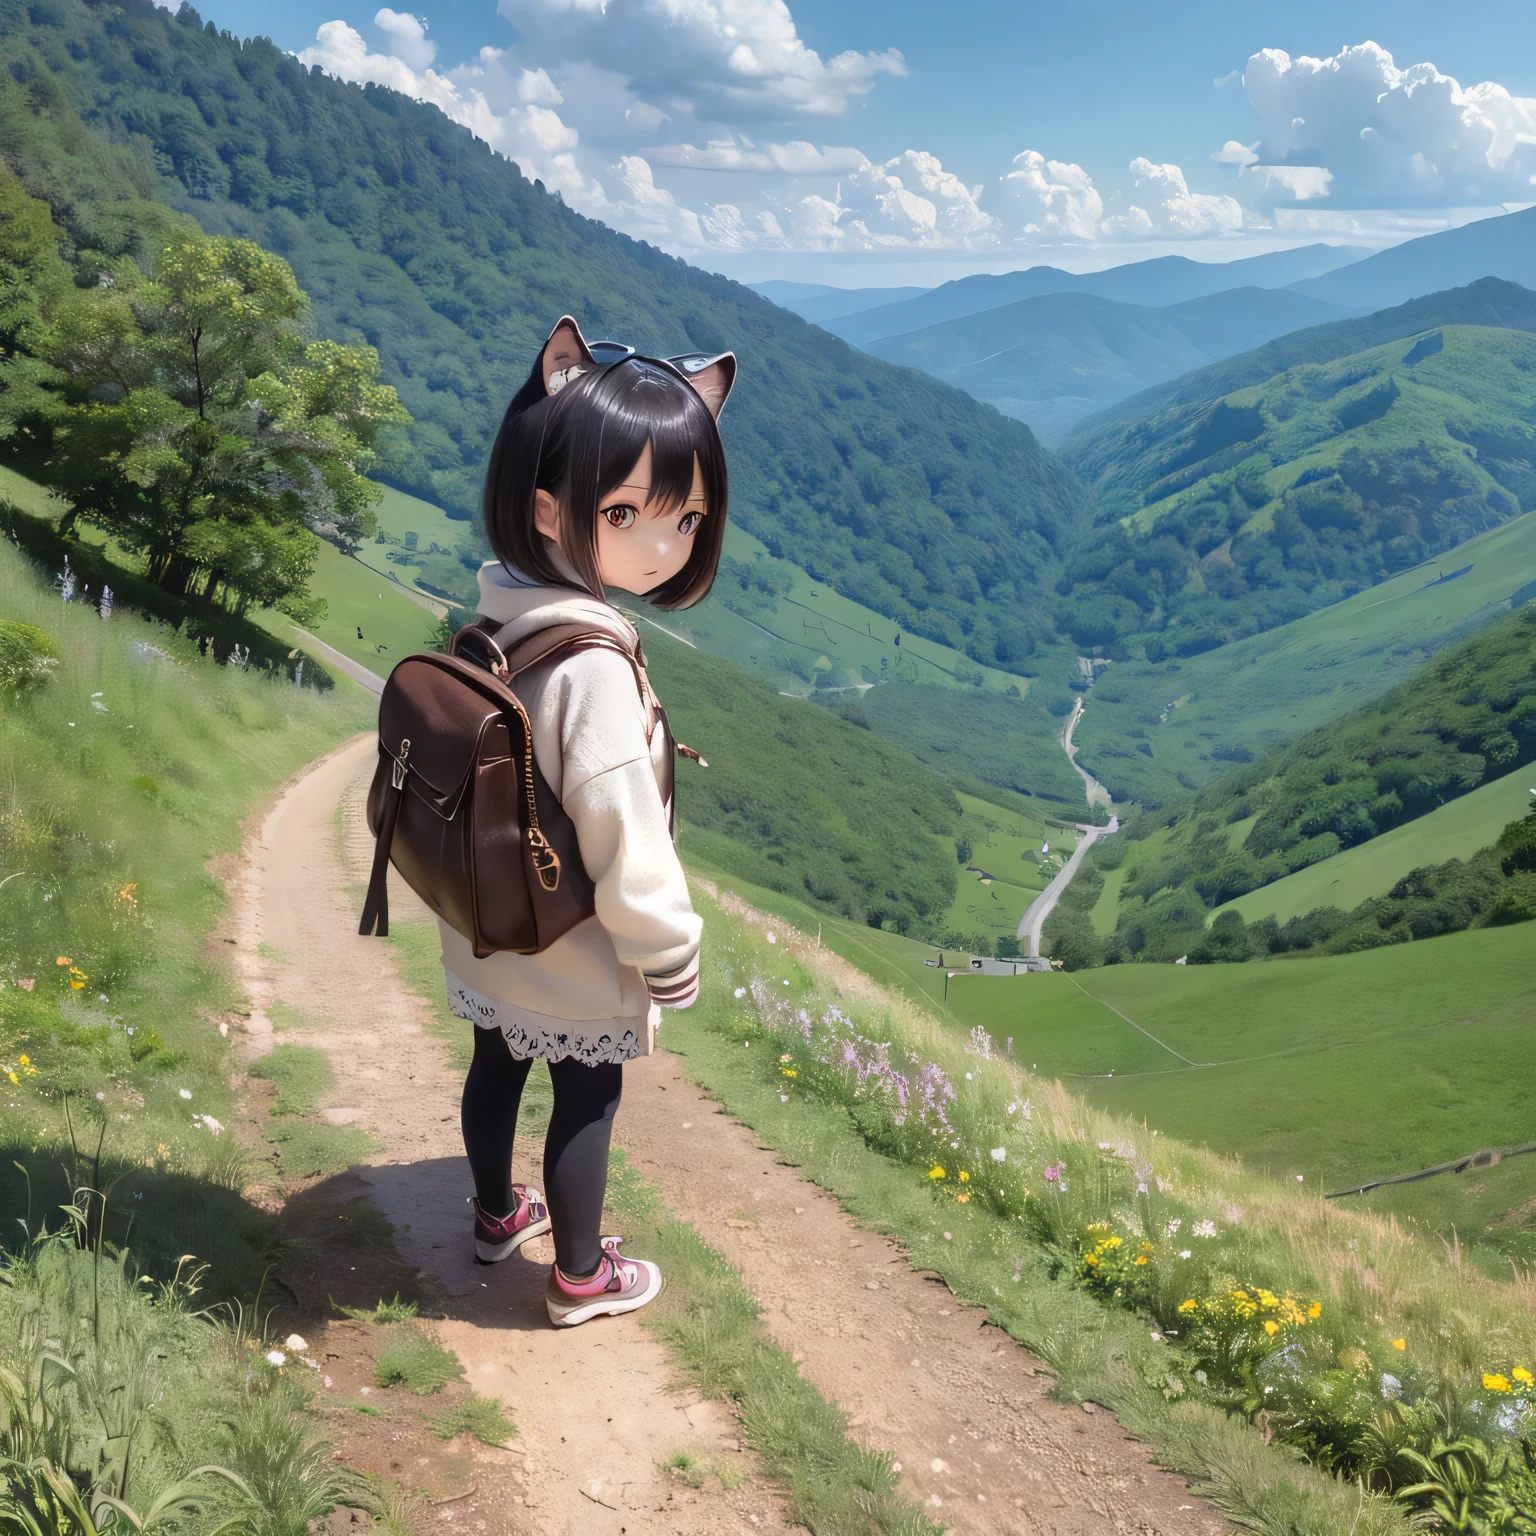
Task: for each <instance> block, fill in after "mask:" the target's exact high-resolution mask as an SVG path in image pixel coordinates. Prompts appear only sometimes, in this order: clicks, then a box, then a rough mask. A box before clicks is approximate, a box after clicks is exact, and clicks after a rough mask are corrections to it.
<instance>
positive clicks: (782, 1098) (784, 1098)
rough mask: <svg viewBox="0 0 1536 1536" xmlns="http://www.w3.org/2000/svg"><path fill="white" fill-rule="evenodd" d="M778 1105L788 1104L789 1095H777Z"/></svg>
mask: <svg viewBox="0 0 1536 1536" xmlns="http://www.w3.org/2000/svg"><path fill="white" fill-rule="evenodd" d="M779 1103H780V1104H788V1103H789V1095H788V1094H787V1093H781V1094H780V1095H779Z"/></svg>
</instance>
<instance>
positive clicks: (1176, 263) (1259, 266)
mask: <svg viewBox="0 0 1536 1536" xmlns="http://www.w3.org/2000/svg"><path fill="white" fill-rule="evenodd" d="M1365 254H1366V251H1365V250H1364V248H1363V247H1359V246H1347V245H1305V246H1302V247H1301V248H1300V249H1298V250H1294V251H1271V252H1269V253H1268V254H1267V255H1264V256H1246V257H1244V258H1242V259H1241V260H1240V261H1223V262H1217V261H1191V260H1190V259H1189V258H1188V257H1187V256H1158V257H1155V258H1154V259H1153V260H1151V261H1133V262H1128V263H1126V264H1125V265H1124V266H1119V267H1110V268H1108V269H1107V270H1106V271H1103V272H1063V271H1062V270H1061V269H1060V268H1059V267H1030V268H1028V269H1027V270H1026V271H1023V272H1004V273H1002V274H1000V275H997V276H992V275H989V274H985V273H984V274H980V275H978V276H975V277H962V278H960V279H958V280H957V281H955V282H952V283H944V284H942V285H941V286H940V287H938V288H934V289H931V290H929V291H928V292H927V293H924V294H921V295H919V296H918V297H917V298H912V299H906V300H902V301H900V302H895V303H886V304H881V305H879V306H877V307H874V308H871V309H866V310H864V311H862V312H861V313H859V314H849V315H847V316H846V317H844V318H842V319H835V318H832V317H828V318H826V319H820V320H817V321H816V324H818V325H821V326H823V327H824V328H825V329H827V330H829V331H831V332H833V334H834V335H837V336H841V337H842V338H843V340H844V341H851V342H852V343H853V344H854V345H855V346H856V347H864V346H867V344H868V343H870V342H872V341H877V340H879V339H880V338H881V337H883V336H905V335H907V334H909V333H910V332H912V331H920V330H925V329H927V327H929V326H931V325H938V324H941V323H942V322H943V321H945V320H959V319H962V318H963V317H964V316H966V315H978V314H980V313H982V311H983V310H989V309H997V308H999V307H1000V306H1001V305H1004V304H1014V303H1017V302H1018V301H1019V300H1020V299H1032V298H1038V297H1039V296H1040V295H1042V294H1047V293H1086V294H1092V295H1094V296H1095V297H1097V298H1101V299H1114V300H1115V301H1116V302H1117V303H1120V304H1140V305H1145V306H1148V307H1152V308H1160V307H1162V306H1165V305H1168V304H1182V303H1185V302H1186V301H1187V300H1189V299H1198V298H1203V297H1204V296H1205V295H1207V294H1211V293H1220V292H1221V291H1222V290H1223V289H1227V288H1283V287H1285V286H1286V285H1288V284H1290V283H1295V282H1298V281H1300V280H1302V279H1305V278H1313V277H1316V276H1317V275H1318V274H1319V273H1323V272H1329V271H1331V270H1333V269H1334V268H1335V267H1342V266H1344V265H1345V264H1346V263H1349V262H1353V261H1358V260H1359V259H1360V258H1361V257H1363V256H1364V255H1365ZM768 297H770V298H773V295H772V294H770V295H768ZM1318 297H1321V298H1323V299H1325V300H1327V295H1326V294H1322V295H1318ZM774 302H775V303H780V302H782V300H779V299H774ZM1337 302H1340V303H1343V302H1345V301H1343V300H1339V301H1337ZM808 318H809V317H808Z"/></svg>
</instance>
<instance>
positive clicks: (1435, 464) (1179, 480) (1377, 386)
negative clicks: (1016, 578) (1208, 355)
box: [1062, 326, 1536, 661]
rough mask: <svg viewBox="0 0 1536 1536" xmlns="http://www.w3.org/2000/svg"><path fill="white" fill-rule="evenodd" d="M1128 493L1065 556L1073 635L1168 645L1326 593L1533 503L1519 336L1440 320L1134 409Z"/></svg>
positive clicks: (1161, 651) (1529, 380)
mask: <svg viewBox="0 0 1536 1536" xmlns="http://www.w3.org/2000/svg"><path fill="white" fill-rule="evenodd" d="M1131 458H1132V459H1133V460H1134V461H1135V463H1136V465H1139V466H1140V468H1133V469H1132V470H1130V471H1128V473H1130V474H1131V475H1132V478H1135V477H1136V476H1138V475H1139V476H1140V477H1141V478H1142V479H1144V480H1146V481H1147V482H1148V483H1147V484H1146V488H1145V490H1144V491H1143V492H1142V499H1143V502H1144V504H1143V505H1142V506H1141V507H1140V508H1139V509H1138V510H1136V511H1134V512H1129V513H1127V515H1126V516H1124V517H1123V518H1122V519H1121V520H1120V523H1119V525H1118V526H1115V527H1113V528H1110V529H1107V530H1106V531H1105V532H1104V533H1103V534H1102V535H1101V536H1100V537H1099V539H1098V540H1097V541H1096V542H1095V543H1094V544H1093V545H1091V546H1090V547H1088V548H1086V549H1085V550H1084V551H1083V552H1082V553H1081V554H1080V555H1078V556H1077V557H1076V558H1075V559H1074V560H1073V562H1072V565H1071V568H1070V572H1069V575H1070V577H1071V579H1072V580H1073V581H1074V583H1075V584H1074V587H1073V591H1072V596H1071V598H1070V602H1069V611H1068V610H1064V611H1063V614H1062V620H1063V623H1065V624H1066V625H1068V626H1069V627H1070V629H1071V631H1072V633H1073V634H1074V635H1075V636H1076V637H1077V638H1078V639H1079V640H1080V641H1081V642H1083V643H1084V644H1087V643H1088V642H1089V641H1091V640H1097V641H1099V642H1100V643H1108V642H1109V641H1111V640H1114V639H1119V640H1120V641H1121V642H1122V643H1126V642H1129V641H1131V640H1133V639H1134V640H1137V641H1139V642H1140V646H1139V648H1144V650H1145V653H1146V655H1147V657H1148V659H1149V660H1153V661H1159V660H1162V659H1163V658H1164V657H1166V656H1174V657H1183V656H1190V655H1196V654H1198V653H1199V652H1201V651H1203V650H1210V649H1212V648H1213V647H1215V646H1216V645H1219V644H1221V643H1222V642H1223V641H1226V640H1232V639H1240V638H1242V637H1243V636H1245V635H1250V634H1254V633H1256V632H1259V631H1263V630H1268V629H1273V628H1275V627H1276V626H1278V625H1280V624H1283V623H1286V622H1287V621H1289V620H1291V619H1294V618H1299V617H1300V616H1301V615H1303V614H1305V613H1309V612H1311V611H1313V610H1314V609H1317V608H1321V607H1324V606H1326V605H1327V604H1329V603H1334V602H1337V601H1338V600H1339V599H1340V598H1344V597H1348V596H1350V595H1351V594H1353V593H1355V592H1358V591H1360V590H1361V589H1363V588H1365V587H1368V586H1372V585H1374V584H1375V583H1377V582H1379V581H1382V580H1384V579H1385V578H1386V577H1388V576H1392V575H1395V574H1397V573H1398V572H1399V571H1402V570H1405V569H1408V568H1410V567H1412V566H1415V565H1418V564H1420V563H1421V562H1423V561H1424V560H1426V559H1428V558H1431V557H1433V556H1436V555H1439V554H1441V553H1443V552H1444V551H1446V550H1448V549H1450V548H1451V547H1452V546H1453V545H1455V544H1458V543H1461V542H1462V541H1463V540H1465V539H1467V538H1470V537H1472V536H1473V535H1474V534H1477V533H1482V532H1485V531H1487V530H1488V529H1490V528H1492V527H1495V526H1497V525H1498V524H1500V523H1503V522H1507V521H1508V520H1509V519H1510V518H1512V517H1514V516H1516V515H1517V514H1518V513H1519V512H1520V511H1522V510H1529V509H1530V508H1531V507H1532V506H1533V505H1536V471H1533V469H1532V463H1533V461H1536V336H1532V335H1531V334H1530V333H1527V332H1524V331H1512V330H1498V329H1491V328H1486V327H1470V326H1447V327H1444V328H1442V329H1440V330H1436V331H1432V332H1429V333H1427V334H1425V335H1422V336H1420V337H1417V338H1414V339H1411V340H1408V341H1399V342H1391V343H1388V344H1387V345H1385V346H1381V347H1376V348H1373V349H1372V350H1371V351H1368V352H1362V353H1357V354H1355V355H1354V356H1351V357H1347V358H1341V359H1339V360H1338V361H1336V362H1331V363H1323V364H1305V365H1302V366H1300V367H1297V368H1292V369H1289V370H1287V371H1286V372H1285V373H1282V374H1279V375H1277V376H1276V377H1275V378H1273V379H1271V380H1269V381H1268V382H1267V383H1265V384H1263V385H1260V386H1257V387H1255V388H1253V389H1249V390H1240V391H1238V392H1237V393H1236V394H1232V395H1228V396H1225V397H1224V398H1223V399H1221V400H1219V401H1217V402H1216V403H1215V405H1213V406H1212V407H1211V408H1210V409H1209V410H1208V411H1206V412H1205V413H1204V414H1203V415H1202V416H1201V417H1200V418H1199V419H1198V421H1195V422H1193V423H1190V424H1188V425H1186V426H1182V427H1180V428H1179V429H1178V430H1173V429H1172V427H1171V425H1170V424H1169V423H1168V422H1164V423H1163V424H1161V425H1158V424H1155V423H1154V424H1148V425H1147V426H1146V427H1145V428H1144V429H1143V431H1141V432H1140V433H1139V434H1138V436H1137V440H1136V443H1135V446H1134V450H1133V451H1132V453H1131Z"/></svg>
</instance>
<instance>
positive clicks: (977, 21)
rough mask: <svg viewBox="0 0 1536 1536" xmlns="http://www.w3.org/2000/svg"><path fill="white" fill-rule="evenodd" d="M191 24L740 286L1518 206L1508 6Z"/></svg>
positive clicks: (972, 267) (1220, 241)
mask: <svg viewBox="0 0 1536 1536" xmlns="http://www.w3.org/2000/svg"><path fill="white" fill-rule="evenodd" d="M405 3H409V0H405ZM203 14H204V15H205V17H207V18H208V19H211V20H213V21H215V22H216V23H217V24H219V25H220V26H223V27H228V28H229V29H230V30H232V31H235V32H238V33H240V34H242V35H249V34H251V33H254V32H262V33H265V34H267V35H269V36H271V37H272V38H273V39H274V40H275V41H276V42H277V43H278V44H279V45H280V46H282V47H284V48H286V49H289V50H291V51H293V52H297V53H300V54H301V55H302V56H304V57H306V58H308V59H309V60H310V61H312V62H316V63H319V64H321V65H322V67H324V68H326V69H328V70H329V71H330V72H332V73H335V74H338V75H340V76H342V77H344V78H348V79H355V80H365V79H373V80H377V81H379V82H380V83H382V84H390V85H393V86H395V87H396V88H398V89H403V90H406V91H409V92H410V93H411V94H413V95H417V96H420V97H422V98H423V99H426V100H431V101H435V102H436V103H437V104H438V105H439V106H440V107H442V108H443V109H444V110H445V111H447V112H449V113H450V115H452V116H454V117H456V118H457V119H458V120H459V121H461V122H464V123H466V124H467V125H468V126H470V127H471V128H472V129H473V130H474V131H475V132H477V133H479V134H480V135H481V137H483V138H485V139H487V140H488V141H489V142H490V143H491V144H492V145H493V146H494V147H495V148H497V149H498V150H499V151H501V152H502V153H505V154H507V155H509V156H510V157H511V158H513V159H515V160H517V161H518V163H519V164H521V165H522V166H523V167H524V169H525V170H526V171H528V173H529V174H536V175H539V176H540V177H541V178H542V179H543V180H544V181H545V182H546V184H547V185H550V186H551V187H556V188H558V189H559V190H560V192H561V194H562V195H563V196H564V197H565V198H566V200H567V201H568V202H570V203H571V204H573V205H574V206H576V207H579V208H581V209H582V210H583V211H586V212H590V213H592V214H593V215H594V216H595V217H598V218H602V219H604V220H605V221H606V222H609V223H612V224H614V225H616V226H618V227H620V228H623V229H626V230H628V231H629V232H630V233H633V234H635V235H637V236H640V237H642V238H645V239H649V240H652V241H653V242H655V243H656V244H658V245H661V246H663V247H665V248H666V249H668V250H672V251H674V252H676V253H677V254H679V255H682V256H685V257H687V258H688V259H689V260H693V261H696V262H698V263H699V264H700V265H704V266H708V267H711V268H714V269H716V270H720V271H725V272H729V273H730V274H731V275H732V276H736V277H742V278H745V279H747V280H749V281H750V280H757V279H760V278H763V277H770V276H772V277H789V278H798V279H802V280H806V281H819V282H831V283H838V284H843V285H848V286H855V285H859V284H863V283H904V282H923V283H929V282H937V281H942V280H944V279H945V278H948V277H952V276H956V275H959V274H961V273H963V272H968V271H981V270H989V271H1001V270H1007V269H1010V268H1014V267H1019V266H1027V265H1031V264H1033V263H1034V262H1037V261H1043V260H1045V261H1052V262H1054V263H1056V264H1058V265H1063V266H1068V267H1073V268H1076V269H1084V268H1088V267H1097V266H1104V265H1110V264H1114V263H1118V262H1120V261H1125V260H1134V259H1138V258H1140V257H1144V256H1147V255H1153V254H1161V253H1163V252H1166V251H1179V252H1182V253H1184V254H1187V255H1190V256H1193V257H1195V258H1197V259H1202V260H1225V259H1229V258H1231V257H1234V256H1239V255H1249V254H1254V253H1256V252H1258V251H1261V250H1269V249H1274V248H1276V247H1279V246H1285V245H1294V244H1300V243H1305V242H1306V241H1309V240H1313V239H1320V238H1321V239H1330V240H1334V241H1344V242H1347V243H1351V244H1372V245H1377V244H1384V243H1389V242H1392V241H1395V240H1399V239H1402V238H1405V237H1407V236H1409V235H1412V234H1415V233H1419V232H1422V231H1425V230H1428V229H1432V228H1437V227H1444V226H1445V225H1446V224H1448V223H1453V222H1461V221H1464V220H1466V219H1468V218H1472V217H1485V216H1488V215H1489V214H1492V213H1496V212H1498V211H1501V210H1502V209H1503V208H1505V207H1508V206H1511V205H1522V204H1525V203H1529V202H1533V201H1536V182H1533V178H1536V5H1532V4H1530V3H1529V0H1524V3H1520V4H1516V3H1514V0H1474V3H1472V4H1463V5H1460V6H1453V5H1447V4H1445V3H1444V0H1439V3H1433V4H1432V3H1429V0H1392V3H1388V0H1333V3H1323V0H1291V3H1288V4H1286V5H1283V6H1282V5H1279V4H1265V5H1253V4H1250V5H1246V6H1244V5H1237V6H1234V5H1232V4H1230V3H1225V4H1219V3H1214V0H1185V3H1181V4H1178V5H1167V4H1164V5H1148V4H1146V3H1142V4H1128V3H1124V0H1105V3H1100V4H1098V5H1095V6H1093V7H1092V8H1087V7H1082V6H1066V5H1061V4H1055V5H1052V6H1050V7H1043V6H1038V5H1019V4H1017V3H1014V4H999V3H988V4H982V5H974V4H973V5H971V6H957V5H935V4H933V3H932V0H881V3H879V4H876V3H875V0H839V3H836V4H832V3H828V0H818V3H815V4H799V5H794V4H791V5H789V6H786V5H785V4H783V3H782V0H606V3H603V0H500V3H499V7H498V5H497V4H496V0H456V3H455V4H454V5H453V6H452V7H451V8H447V7H445V8H443V9H442V10H441V11H437V10H434V9H430V8H428V9H422V10H418V11H416V12H409V11H405V10H398V11H397V10H392V9H389V8H385V9H382V10H381V9H379V8H378V7H377V6H376V5H373V4H367V3H362V4H359V3H354V0H339V3H337V0H264V3H261V4H257V3H254V0H223V3H212V4H208V5H206V6H205V7H203ZM1085 18H1091V19H1085ZM1371 44H1373V45H1374V47H1371V46H1368V45H1371Z"/></svg>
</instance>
